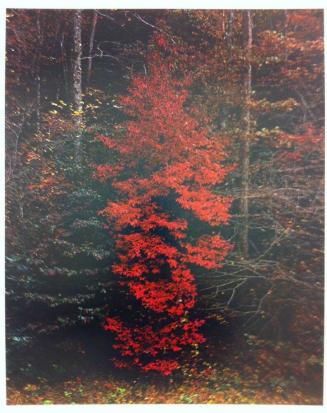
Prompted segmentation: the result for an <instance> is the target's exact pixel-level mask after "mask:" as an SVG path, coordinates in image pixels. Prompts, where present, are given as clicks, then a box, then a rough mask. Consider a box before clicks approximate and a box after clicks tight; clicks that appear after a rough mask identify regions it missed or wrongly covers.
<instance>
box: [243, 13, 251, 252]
mask: <svg viewBox="0 0 327 413" xmlns="http://www.w3.org/2000/svg"><path fill="white" fill-rule="evenodd" d="M244 19H245V21H246V24H245V28H246V31H247V44H246V51H247V72H246V76H245V110H244V126H245V133H244V136H243V139H242V148H241V172H242V183H241V186H242V187H241V190H242V198H241V211H240V212H241V216H242V218H243V225H242V229H241V248H242V254H243V257H244V259H247V258H248V257H249V181H250V171H249V169H250V139H251V110H250V106H249V103H250V100H251V96H252V64H251V55H252V31H253V22H252V12H251V11H250V10H248V11H246V12H245V15H244Z"/></svg>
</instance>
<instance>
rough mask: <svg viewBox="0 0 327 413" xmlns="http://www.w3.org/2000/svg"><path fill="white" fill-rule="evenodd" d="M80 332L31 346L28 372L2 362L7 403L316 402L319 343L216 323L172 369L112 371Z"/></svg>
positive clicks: (319, 399)
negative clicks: (232, 330)
mask: <svg viewBox="0 0 327 413" xmlns="http://www.w3.org/2000/svg"><path fill="white" fill-rule="evenodd" d="M101 334H102V333H101ZM88 337H91V338H92V341H90V342H89V343H88V344H86V343H85V342H82V340H81V339H77V338H76V337H72V339H71V340H66V342H64V340H63V339H61V340H59V341H58V345H56V344H54V342H53V340H49V342H50V344H51V345H50V347H47V344H46V343H45V342H44V343H43V345H42V346H41V347H37V348H36V349H34V353H35V357H36V359H37V361H38V362H39V363H41V364H39V365H38V366H37V365H36V364H35V365H33V367H32V370H31V372H30V375H29V376H27V375H26V374H25V376H23V375H22V373H21V370H22V369H21V368H20V369H16V371H14V370H12V369H9V370H8V373H10V374H8V378H7V403H8V404H9V405H26V404H40V405H42V404H45V405H46V404H114V403H121V404H134V403H135V404H136V403H142V404H149V403H153V404H157V403H162V404H177V403H183V404H294V405H299V404H301V405H321V404H322V394H323V391H322V390H323V386H322V383H323V380H322V378H323V357H322V351H321V350H319V351H318V350H316V351H315V352H314V351H313V350H312V349H311V351H309V350H308V349H306V350H305V349H304V348H300V347H299V346H295V345H294V343H292V342H282V341H279V342H278V341H277V342H276V341H275V342H272V341H269V340H263V339H261V338H259V337H257V336H253V335H249V334H244V335H243V338H242V337H241V336H240V335H239V334H236V336H235V334H234V335H230V336H228V335H227V334H225V335H223V334H222V330H221V331H220V332H219V334H218V333H217V337H212V338H210V339H208V341H207V343H206V344H205V345H204V346H203V348H202V349H201V351H200V352H199V351H195V352H194V353H193V354H190V355H189V357H188V358H187V359H185V360H184V362H183V363H182V366H183V367H182V368H180V369H179V370H178V371H177V372H176V373H175V375H172V376H168V377H162V376H160V377H159V376H158V375H156V374H155V373H152V375H151V374H150V373H148V374H147V375H146V374H143V375H140V374H139V373H137V372H135V371H134V372H133V371H132V370H131V371H126V370H117V369H116V370H115V369H114V368H113V367H112V362H111V361H110V353H107V354H104V353H105V349H106V348H108V341H107V337H106V336H105V335H104V336H103V339H104V340H103V347H101V345H100V342H101V339H100V337H99V336H96V335H95V334H91V332H89V334H88ZM83 343H84V344H83ZM96 345H97V346H98V347H96ZM40 349H42V351H40ZM60 349H61V352H60ZM53 350H55V351H54V352H53ZM30 354H31V353H26V354H25V355H23V356H22V359H21V361H20V362H19V361H18V359H17V358H15V362H16V364H17V365H18V366H22V365H23V364H22V362H25V363H26V362H27V361H28V360H29V361H31V360H30V359H29V358H28V357H29V356H30ZM42 357H43V361H42ZM9 361H11V359H9ZM31 363H32V361H31ZM9 364H10V363H9ZM9 367H10V366H9ZM7 368H8V365H7ZM47 369H48V370H47Z"/></svg>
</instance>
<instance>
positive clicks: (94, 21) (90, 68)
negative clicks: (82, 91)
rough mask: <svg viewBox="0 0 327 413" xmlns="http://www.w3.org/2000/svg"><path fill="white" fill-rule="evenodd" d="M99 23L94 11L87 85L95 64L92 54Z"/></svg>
mask: <svg viewBox="0 0 327 413" xmlns="http://www.w3.org/2000/svg"><path fill="white" fill-rule="evenodd" d="M97 22H98V13H97V12H96V11H95V10H94V13H93V20H92V29H91V34H90V43H89V60H88V65H87V83H89V82H90V79H91V74H92V63H93V58H92V52H93V45H94V36H95V30H96V27H97Z"/></svg>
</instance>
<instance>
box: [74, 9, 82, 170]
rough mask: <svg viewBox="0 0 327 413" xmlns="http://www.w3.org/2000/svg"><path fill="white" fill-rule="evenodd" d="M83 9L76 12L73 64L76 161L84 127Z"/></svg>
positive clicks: (78, 156)
mask: <svg viewBox="0 0 327 413" xmlns="http://www.w3.org/2000/svg"><path fill="white" fill-rule="evenodd" d="M81 58H82V11H81V10H75V12H74V64H73V94H74V95H73V99H74V113H73V115H74V125H75V163H76V164H78V163H79V162H80V159H81V137H82V127H83V117H82V114H83V113H82V112H83V102H82V64H81Z"/></svg>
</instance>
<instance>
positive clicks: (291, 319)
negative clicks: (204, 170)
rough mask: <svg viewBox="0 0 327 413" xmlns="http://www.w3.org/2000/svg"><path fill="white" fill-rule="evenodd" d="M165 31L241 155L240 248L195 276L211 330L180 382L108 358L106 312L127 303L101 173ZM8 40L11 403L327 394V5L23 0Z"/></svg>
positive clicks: (231, 191)
mask: <svg viewBox="0 0 327 413" xmlns="http://www.w3.org/2000/svg"><path fill="white" fill-rule="evenodd" d="M155 33H163V34H164V35H165V36H166V37H167V38H168V39H170V40H169V41H170V44H171V47H174V45H175V44H177V45H178V46H179V50H183V53H182V52H181V53H180V54H179V55H176V57H175V58H176V62H175V64H176V68H177V67H179V68H182V71H184V72H185V73H187V74H188V75H189V76H190V78H191V79H192V82H191V84H190V93H191V99H192V104H195V105H197V106H198V108H199V109H201V111H203V112H204V113H205V114H206V115H207V116H209V117H210V119H211V121H212V128H213V130H214V131H215V132H217V133H219V134H221V135H222V136H225V137H226V138H228V142H229V146H228V156H229V162H231V163H235V164H236V166H237V167H236V168H235V170H234V171H233V172H232V173H230V174H229V175H228V177H227V179H226V181H225V183H224V185H223V186H222V187H220V189H219V190H220V191H221V193H223V194H226V195H230V196H232V198H233V204H232V210H231V213H232V217H231V220H230V223H229V224H228V225H226V226H224V227H223V228H222V229H221V232H222V234H223V236H224V238H225V239H228V240H230V242H231V243H233V244H234V249H233V251H232V252H231V253H230V254H229V255H228V257H227V259H226V261H225V264H224V267H223V269H221V270H219V271H212V272H210V273H208V271H198V273H197V277H196V283H197V289H198V298H197V300H198V301H197V306H196V309H195V311H196V313H197V315H198V316H199V317H202V318H205V319H206V320H207V322H206V326H205V327H204V329H203V330H204V334H205V336H206V337H207V342H206V343H205V345H203V346H202V347H201V348H200V349H199V350H196V351H193V352H192V354H189V355H187V356H185V361H184V366H185V367H184V368H183V369H182V371H180V372H179V374H178V375H176V377H175V376H174V377H171V378H169V379H163V378H160V377H158V376H156V375H155V374H154V375H151V374H148V375H145V374H140V373H138V372H137V371H129V372H125V371H119V370H117V369H115V368H113V366H112V364H111V363H110V361H109V359H110V358H111V357H112V354H113V349H112V347H111V345H112V338H111V336H110V334H108V332H106V331H104V329H103V322H104V318H105V316H106V315H107V314H108V311H109V310H110V309H111V308H120V307H121V308H122V310H124V308H125V307H126V306H128V305H130V303H129V302H128V297H125V296H124V293H123V292H122V291H120V286H119V284H118V283H117V280H116V277H114V276H113V275H112V272H111V265H112V263H113V262H114V260H115V251H114V247H113V240H112V237H111V235H110V231H109V232H108V230H106V229H105V228H104V220H103V219H102V217H101V216H99V215H98V214H97V212H98V211H99V210H101V209H103V208H104V207H105V205H106V203H107V200H108V199H110V198H111V197H113V196H114V195H113V193H112V191H111V190H110V188H109V187H108V185H106V184H103V183H101V182H99V181H97V180H95V179H94V177H93V174H94V167H95V165H96V164H99V163H105V162H106V157H107V156H108V154H107V153H106V151H105V150H104V148H103V145H102V144H101V143H100V142H98V141H97V140H96V139H95V136H96V133H97V132H100V133H103V134H105V135H110V134H111V133H112V130H113V129H114V127H115V125H119V124H120V123H121V122H122V121H123V120H124V119H125V115H124V114H123V113H122V112H121V110H120V105H119V102H118V98H119V96H121V95H126V94H127V93H128V92H127V88H128V86H129V84H130V81H131V79H132V78H133V76H135V75H136V74H142V73H143V74H146V72H147V61H146V56H147V50H148V48H149V45H150V44H151V39H152V37H153V35H154V34H155ZM6 47H7V50H6V52H7V62H6V156H7V158H6V220H7V224H6V225H7V226H6V234H7V235H6V332H7V375H8V381H7V385H8V400H9V403H11V404H22V403H41V404H42V403H43V404H51V403H72V402H74V403H115V402H116V403H122V402H124V403H128V402H141V403H150V402H152V403H156V402H162V403H198V402H202V403H249V402H252V403H267V402H268V403H293V404H297V403H300V404H319V403H321V402H322V370H323V318H324V314H323V311H324V308H323V299H324V295H323V289H324V276H323V254H324V245H323V236H324V234H323V227H324V205H323V197H324V192H323V191H324V190H323V188H324V143H323V138H324V132H323V127H324V81H323V79H324V64H323V58H324V43H323V12H322V11H321V10H301V11H300V10H292V11H291V10H276V11H273V10H270V11H260V10H253V11H250V12H248V11H246V10H228V11H226V10H225V11H224V10H205V11H202V10H156V11H152V10H115V11H112V10H83V11H80V10H33V9H29V10H18V9H12V10H7V41H6ZM179 70H180V69H179ZM77 148H78V149H77ZM196 234H197V228H196V227H194V236H196Z"/></svg>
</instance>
